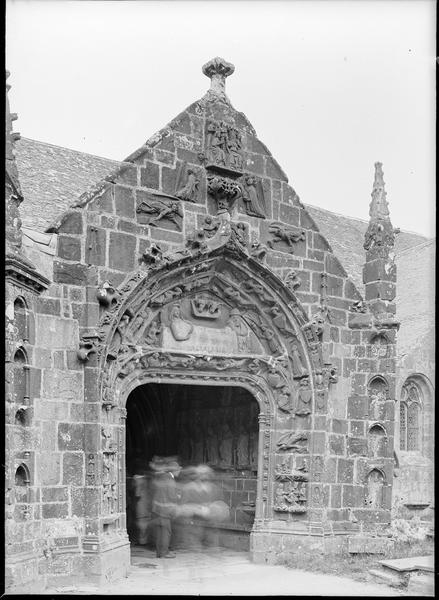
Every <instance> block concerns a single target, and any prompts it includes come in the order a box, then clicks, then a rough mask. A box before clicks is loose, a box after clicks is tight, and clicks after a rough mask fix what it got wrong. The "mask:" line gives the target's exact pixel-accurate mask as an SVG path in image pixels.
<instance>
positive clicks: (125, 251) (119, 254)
mask: <svg viewBox="0 0 439 600" xmlns="http://www.w3.org/2000/svg"><path fill="white" fill-rule="evenodd" d="M135 250H136V238H135V236H134V235H129V234H126V233H116V232H112V233H111V234H110V248H109V259H108V266H109V267H110V269H117V270H119V271H130V270H131V269H133V268H134V266H135V261H136V255H135Z"/></svg>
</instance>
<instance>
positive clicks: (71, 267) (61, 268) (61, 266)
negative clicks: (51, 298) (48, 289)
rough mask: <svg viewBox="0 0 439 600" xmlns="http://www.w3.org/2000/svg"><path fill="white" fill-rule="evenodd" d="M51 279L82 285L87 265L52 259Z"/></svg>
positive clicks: (85, 277)
mask: <svg viewBox="0 0 439 600" xmlns="http://www.w3.org/2000/svg"><path fill="white" fill-rule="evenodd" d="M53 280H54V281H55V282H57V283H67V284H71V285H84V284H85V283H86V281H87V266H86V265H83V264H80V263H74V264H72V263H65V262H60V261H58V260H54V261H53Z"/></svg>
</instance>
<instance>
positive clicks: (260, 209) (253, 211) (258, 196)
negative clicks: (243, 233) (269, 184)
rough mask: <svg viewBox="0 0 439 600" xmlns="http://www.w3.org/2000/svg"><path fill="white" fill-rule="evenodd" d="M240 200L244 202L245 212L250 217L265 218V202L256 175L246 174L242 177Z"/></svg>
mask: <svg viewBox="0 0 439 600" xmlns="http://www.w3.org/2000/svg"><path fill="white" fill-rule="evenodd" d="M242 191H243V193H242V200H243V202H244V204H245V212H246V213H247V214H248V215H249V216H250V217H259V218H261V219H265V210H266V209H265V204H264V196H263V190H262V185H261V182H260V181H259V180H257V179H256V177H253V176H252V175H247V176H246V177H244V182H243V187H242Z"/></svg>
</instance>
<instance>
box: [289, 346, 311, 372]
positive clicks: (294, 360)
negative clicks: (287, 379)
mask: <svg viewBox="0 0 439 600" xmlns="http://www.w3.org/2000/svg"><path fill="white" fill-rule="evenodd" d="M295 341H296V340H294V341H291V344H290V358H291V364H292V367H293V377H294V379H300V378H301V377H306V376H307V375H308V369H306V368H305V367H304V366H303V363H302V357H301V356H300V353H299V347H298V345H297V344H296V343H295Z"/></svg>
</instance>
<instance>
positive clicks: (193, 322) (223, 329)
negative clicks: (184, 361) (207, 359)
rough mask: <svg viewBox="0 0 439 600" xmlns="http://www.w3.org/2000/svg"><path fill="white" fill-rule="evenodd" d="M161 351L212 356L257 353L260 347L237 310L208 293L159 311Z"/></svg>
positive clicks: (260, 351) (259, 352) (183, 300)
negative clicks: (203, 353)
mask: <svg viewBox="0 0 439 600" xmlns="http://www.w3.org/2000/svg"><path fill="white" fill-rule="evenodd" d="M162 319H163V333H162V344H163V348H165V349H174V350H185V351H188V352H206V353H214V354H234V353H235V354H236V353H246V354H261V353H262V351H263V350H262V347H261V344H260V343H259V341H258V340H257V338H256V336H255V334H254V333H253V332H252V330H251V329H250V328H249V327H248V325H247V324H246V323H245V320H244V319H243V316H242V314H241V312H240V310H239V309H237V308H234V309H232V308H230V307H228V306H227V305H225V304H224V303H222V302H220V301H218V299H217V298H215V297H213V296H211V295H209V294H208V293H199V294H196V295H195V296H193V297H191V298H184V299H182V300H181V301H177V302H174V303H173V304H172V305H169V306H167V307H166V308H165V309H164V310H163V311H162Z"/></svg>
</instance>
